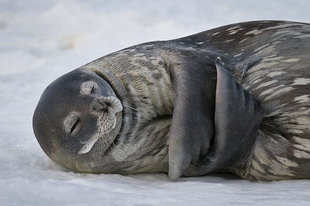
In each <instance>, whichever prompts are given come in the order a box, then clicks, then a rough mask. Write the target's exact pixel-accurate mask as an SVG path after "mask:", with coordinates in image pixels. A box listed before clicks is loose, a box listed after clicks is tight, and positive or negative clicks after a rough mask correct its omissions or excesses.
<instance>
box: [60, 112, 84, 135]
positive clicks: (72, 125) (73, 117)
mask: <svg viewBox="0 0 310 206" xmlns="http://www.w3.org/2000/svg"><path fill="white" fill-rule="evenodd" d="M81 127H82V120H81V119H80V117H79V115H78V114H77V113H76V112H72V113H70V114H69V115H68V116H67V117H66V118H65V120H64V129H65V132H66V134H70V135H71V136H74V135H76V134H78V133H79V131H80V130H81Z"/></svg>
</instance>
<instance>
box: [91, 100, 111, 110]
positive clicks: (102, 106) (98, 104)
mask: <svg viewBox="0 0 310 206" xmlns="http://www.w3.org/2000/svg"><path fill="white" fill-rule="evenodd" d="M91 109H92V111H94V112H102V111H104V112H105V111H108V107H107V105H106V104H105V103H101V102H99V101H95V102H94V103H93V104H92V108H91Z"/></svg>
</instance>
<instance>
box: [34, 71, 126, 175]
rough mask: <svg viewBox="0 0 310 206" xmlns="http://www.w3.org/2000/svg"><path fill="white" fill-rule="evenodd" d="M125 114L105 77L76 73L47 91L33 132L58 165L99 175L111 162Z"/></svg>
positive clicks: (36, 113)
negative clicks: (99, 171)
mask: <svg viewBox="0 0 310 206" xmlns="http://www.w3.org/2000/svg"><path fill="white" fill-rule="evenodd" d="M122 110H123V107H122V104H121V101H120V100H119V99H118V98H117V96H116V94H115V92H114V91H113V89H112V88H111V86H110V85H109V84H108V83H107V82H106V81H105V80H104V79H103V78H102V77H100V76H98V75H97V74H96V73H94V72H91V71H88V70H82V69H77V70H74V71H72V72H70V73H68V74H65V75H63V76H61V77H60V78H58V79H57V80H55V81H54V82H52V83H51V84H50V85H49V86H48V87H47V88H46V89H45V91H44V92H43V94H42V96H41V98H40V101H39V103H38V105H37V107H36V110H35V112H34V116H33V130H34V133H35V136H36V138H37V140H38V142H39V144H40V146H41V147H42V149H43V150H44V152H45V153H46V154H47V155H48V156H49V157H50V158H51V159H52V160H54V161H55V162H56V163H58V164H60V165H62V166H64V167H66V168H69V169H71V170H74V171H80V172H96V171H97V170H99V168H100V170H102V166H103V165H104V162H105V161H106V162H109V161H108V160H107V159H106V158H105V157H104V156H105V153H106V152H107V151H108V150H109V148H110V147H111V146H112V145H113V141H115V139H116V137H117V135H118V134H119V132H120V128H121V122H122ZM98 160H100V161H98ZM106 169H107V170H109V167H106Z"/></svg>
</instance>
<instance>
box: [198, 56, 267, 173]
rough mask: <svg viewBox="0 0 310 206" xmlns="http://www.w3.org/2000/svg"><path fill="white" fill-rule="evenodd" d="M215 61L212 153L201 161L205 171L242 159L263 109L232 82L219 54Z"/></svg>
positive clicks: (253, 136)
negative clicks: (215, 77)
mask: <svg viewBox="0 0 310 206" xmlns="http://www.w3.org/2000/svg"><path fill="white" fill-rule="evenodd" d="M215 65H216V70H217V84H216V98H215V116H214V125H215V138H214V143H213V149H212V153H211V154H210V155H209V156H208V157H207V158H206V159H205V160H204V163H202V164H203V167H205V168H206V170H207V171H215V170H217V169H221V168H223V167H224V166H229V165H233V164H235V163H236V162H237V161H239V160H241V159H246V156H248V155H249V152H250V151H251V148H252V146H253V144H254V142H255V139H256V134H257V132H258V129H259V126H260V124H261V121H262V119H263V111H262V109H261V108H260V106H259V105H258V103H257V102H256V101H255V100H254V98H253V96H252V95H251V94H250V93H248V92H247V91H246V90H244V89H243V88H242V86H241V85H240V84H239V83H238V82H236V80H235V79H234V78H233V76H232V75H231V74H230V72H229V71H227V69H226V68H225V66H224V63H223V62H222V61H221V60H220V59H219V58H218V59H217V60H216V64H215Z"/></svg>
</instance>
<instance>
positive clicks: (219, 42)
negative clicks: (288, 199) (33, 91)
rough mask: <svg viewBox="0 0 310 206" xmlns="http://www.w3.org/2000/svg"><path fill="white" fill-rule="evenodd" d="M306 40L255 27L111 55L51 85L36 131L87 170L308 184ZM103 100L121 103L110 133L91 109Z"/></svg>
mask: <svg viewBox="0 0 310 206" xmlns="http://www.w3.org/2000/svg"><path fill="white" fill-rule="evenodd" d="M309 34H310V25H309V24H305V23H296V22H277V21H259V22H247V23H239V24H234V25H228V26H224V27H220V28H216V29H212V30H208V31H205V32H201V33H198V34H195V35H192V36H188V37H184V38H180V39H176V40H171V41H161V42H150V43H145V44H141V45H137V46H133V47H130V48H127V49H124V50H121V51H118V52H115V53H112V54H110V55H107V56H105V57H102V58H100V59H97V60H95V61H93V62H91V63H89V64H87V65H85V66H82V67H80V68H79V69H77V70H75V71H73V72H71V73H69V74H67V75H65V76H64V77H62V78H60V79H59V80H56V81H55V82H54V83H52V85H51V86H50V88H49V89H47V90H46V91H45V92H44V94H43V95H42V97H41V100H40V102H39V104H38V106H37V109H36V111H35V114H34V119H33V125H34V131H35V135H36V137H37V139H38V141H39V143H40V145H41V146H42V148H43V150H44V151H45V152H46V153H47V155H49V157H50V158H51V159H53V160H54V161H56V162H57V163H59V164H61V165H63V166H65V167H67V168H69V169H71V170H74V171H79V172H93V173H120V174H131V173H139V172H167V173H169V176H170V177H171V178H177V177H179V176H195V175H205V174H209V173H212V172H217V171H221V172H223V171H224V172H232V173H235V174H237V175H239V176H240V177H242V178H245V179H250V180H278V179H293V178H310V166H309V165H310V164H309V163H310V130H309V128H310V118H309V115H310V94H309V91H310V86H309V85H310V73H309V69H310V68H309V67H310V56H309V54H310V35H309ZM218 57H220V59H221V60H217V58H218ZM93 82H95V83H93ZM96 85H99V86H96ZM75 91H76V92H75ZM91 91H95V94H94V96H92V95H93V94H91V95H89V93H91ZM68 92H69V96H70V95H71V94H72V95H75V96H72V97H71V98H70V97H65V94H68ZM70 92H71V93H70ZM96 95H97V96H96ZM98 95H99V96H100V98H101V99H105V98H109V97H112V98H114V100H115V99H117V100H116V102H117V101H119V102H121V107H122V110H121V113H120V111H119V110H120V108H121V107H120V104H119V103H117V105H118V108H119V109H118V110H117V111H119V112H118V116H115V112H111V113H107V114H110V115H108V117H109V118H110V119H113V118H114V120H115V118H116V119H117V123H116V124H111V125H112V126H111V127H109V128H111V132H108V133H105V134H101V133H100V132H99V129H98V128H100V127H99V126H98V125H97V123H98V117H96V115H92V114H91V113H92V112H91V109H90V108H92V107H91V105H93V104H94V99H96V98H97V97H98ZM104 102H106V101H104ZM61 108H63V109H61ZM112 108H113V106H112ZM48 110H50V111H48ZM112 110H113V109H112ZM112 110H111V111H112ZM113 111H114V110H113ZM76 112H77V113H78V115H81V116H79V117H80V118H82V120H83V125H82V126H81V128H80V129H79V126H80V125H77V127H76V128H77V134H72V135H73V136H75V137H76V139H74V138H70V137H69V136H70V135H68V134H69V133H70V131H71V129H72V125H74V121H76V117H74V115H73V116H71V117H70V118H71V119H70V118H69V120H66V121H65V118H66V117H68V115H70V114H76ZM100 114H101V113H100ZM83 115H84V116H85V117H84V116H83ZM100 116H101V115H100ZM83 118H84V119H83ZM85 118H86V120H87V121H84V120H85ZM109 118H108V119H109ZM64 121H65V122H66V123H65V125H69V126H63V124H64V123H63V122H64ZM56 122H61V123H62V125H61V126H60V125H58V123H56ZM72 122H73V123H72ZM109 122H110V123H111V122H113V121H109ZM114 122H115V121H114ZM103 125H106V124H103ZM63 127H65V129H64V128H63ZM66 127H67V128H66ZM42 128H43V129H42ZM68 128H69V129H68ZM74 128H75V127H74ZM60 130H63V132H62V131H60ZM73 131H74V130H73ZM87 141H89V142H88V143H89V144H92V145H91V147H88V150H84V151H86V152H80V153H79V151H80V149H81V147H82V146H83V143H85V142H87ZM89 148H90V149H89Z"/></svg>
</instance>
